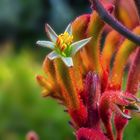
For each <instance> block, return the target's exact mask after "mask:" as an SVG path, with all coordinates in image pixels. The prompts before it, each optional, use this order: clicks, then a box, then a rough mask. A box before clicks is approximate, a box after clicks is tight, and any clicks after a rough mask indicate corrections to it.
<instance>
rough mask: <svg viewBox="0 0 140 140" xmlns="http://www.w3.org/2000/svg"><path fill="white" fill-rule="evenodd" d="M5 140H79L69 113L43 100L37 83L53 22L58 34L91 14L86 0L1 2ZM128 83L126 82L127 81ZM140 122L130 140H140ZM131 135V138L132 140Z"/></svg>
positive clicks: (0, 101) (0, 104) (0, 135)
mask: <svg viewBox="0 0 140 140" xmlns="http://www.w3.org/2000/svg"><path fill="white" fill-rule="evenodd" d="M0 9H1V12H0V139H1V140H24V139H25V136H26V134H27V133H28V131H30V130H34V131H35V132H36V133H37V134H38V135H39V138H40V140H45V139H47V140H74V139H75V138H74V136H73V133H72V131H73V129H72V128H71V127H70V126H69V124H68V121H69V117H68V115H67V114H66V113H65V112H64V111H63V110H64V108H63V107H62V106H60V105H58V104H57V103H56V102H55V101H53V100H52V99H47V100H46V99H44V98H42V97H41V95H40V92H41V88H40V86H39V85H38V84H37V82H36V80H35V75H36V74H41V73H43V71H42V66H41V65H42V62H43V59H44V58H45V56H46V54H47V53H48V51H49V50H48V49H46V48H39V47H36V45H35V43H36V41H37V40H39V39H41V40H47V39H48V38H47V37H46V33H45V30H44V26H45V23H49V24H50V25H51V26H52V27H53V28H54V30H55V31H56V32H57V33H60V32H61V31H63V30H64V29H65V27H66V26H67V25H68V23H69V22H71V21H72V20H74V19H75V18H76V17H77V16H78V15H81V14H83V13H89V12H90V11H91V10H90V4H89V2H88V1H87V0H82V1H81V0H75V1H74V0H0ZM124 82H125V80H124ZM139 121H140V117H139V116H138V117H135V118H134V119H133V120H131V122H130V123H129V126H128V127H127V129H126V131H125V134H124V136H125V138H124V139H125V140H132V139H134V138H135V140H139V138H140V133H139V132H138V131H139V130H140V125H139ZM130 134H131V135H130Z"/></svg>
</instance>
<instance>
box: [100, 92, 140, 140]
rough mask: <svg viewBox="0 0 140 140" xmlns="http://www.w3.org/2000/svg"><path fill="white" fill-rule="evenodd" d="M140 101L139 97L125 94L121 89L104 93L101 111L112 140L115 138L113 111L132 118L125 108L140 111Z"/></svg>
mask: <svg viewBox="0 0 140 140" xmlns="http://www.w3.org/2000/svg"><path fill="white" fill-rule="evenodd" d="M138 101H139V99H137V98H136V97H135V96H133V95H132V94H129V93H126V94H124V93H123V92H120V91H106V92H104V93H103V96H102V97H101V100H100V106H99V111H100V116H101V119H102V121H103V123H104V125H105V127H106V130H107V134H108V137H109V138H110V139H111V140H113V133H112V127H111V117H112V113H113V112H114V113H116V114H119V115H120V116H122V117H123V118H125V119H128V120H130V119H131V116H129V115H128V114H127V113H126V112H125V110H132V111H136V112H140V108H139V106H138V105H137V103H138Z"/></svg>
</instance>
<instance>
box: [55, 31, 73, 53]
mask: <svg viewBox="0 0 140 140" xmlns="http://www.w3.org/2000/svg"><path fill="white" fill-rule="evenodd" d="M72 42H73V35H70V34H69V33H68V32H64V33H63V34H60V35H59V36H58V38H57V41H56V48H59V50H60V51H61V52H65V50H67V49H69V47H70V45H71V44H72Z"/></svg>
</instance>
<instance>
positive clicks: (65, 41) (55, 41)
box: [37, 24, 91, 67]
mask: <svg viewBox="0 0 140 140" xmlns="http://www.w3.org/2000/svg"><path fill="white" fill-rule="evenodd" d="M45 29H46V32H47V34H48V36H49V38H50V40H51V41H37V45H39V46H42V47H47V48H49V49H51V50H52V52H51V53H49V54H48V55H47V57H48V58H49V59H50V60H53V59H56V58H61V59H62V61H63V62H64V63H65V64H66V65H67V66H68V67H71V66H73V60H72V56H73V55H74V54H76V53H77V52H78V51H79V50H80V49H81V48H82V47H83V46H85V45H86V44H87V43H88V42H89V41H90V40H91V37H90V38H86V39H83V40H80V41H76V42H73V35H72V27H71V24H69V25H68V26H67V28H66V29H65V31H64V33H62V34H60V35H57V34H56V33H55V31H54V30H53V29H52V28H51V27H50V26H49V25H48V24H46V26H45Z"/></svg>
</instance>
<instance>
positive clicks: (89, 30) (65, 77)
mask: <svg viewBox="0 0 140 140" xmlns="http://www.w3.org/2000/svg"><path fill="white" fill-rule="evenodd" d="M121 6H122V4H121V5H120V7H121ZM104 8H105V9H106V10H107V11H108V13H109V14H111V13H112V11H113V6H111V5H106V4H104ZM127 8H128V7H127V5H126V7H124V9H123V10H124V12H125V16H126V17H125V20H124V19H122V17H121V15H119V14H118V15H119V17H118V19H119V18H120V20H122V21H123V22H124V24H125V22H126V26H131V29H132V32H133V33H135V34H136V35H140V26H136V27H135V28H134V24H135V25H136V22H135V23H133V22H134V21H132V22H131V21H130V24H129V25H128V22H127V21H128V18H129V17H128V16H127V14H129V13H128V11H127V10H128V9H127ZM118 11H119V10H118ZM46 32H47V34H48V36H49V38H50V40H51V41H37V45H39V46H42V47H47V48H49V49H51V50H52V52H51V53H49V54H48V55H47V56H46V58H45V60H44V63H43V69H44V71H45V73H46V74H47V78H45V77H44V76H41V75H38V76H37V81H38V83H39V84H40V85H41V86H42V87H43V92H42V95H43V96H44V97H47V96H50V97H52V98H54V99H57V100H58V101H59V102H60V103H61V104H62V105H64V106H65V107H66V109H67V112H68V113H69V115H70V117H71V125H72V126H73V127H74V128H75V131H76V138H77V140H94V139H96V140H101V139H102V140H114V139H115V137H116V139H117V140H121V139H122V136H123V130H124V127H125V126H126V124H127V123H128V120H130V119H131V118H132V117H131V111H135V112H140V107H139V106H138V103H140V99H138V98H137V97H136V96H135V95H136V93H137V91H138V85H139V81H140V72H139V69H140V61H139V57H140V49H139V48H137V46H138V45H137V44H136V43H134V42H132V41H130V40H129V39H127V38H125V37H123V36H122V35H121V34H119V33H118V32H116V31H115V30H113V29H112V28H109V27H108V26H107V25H106V24H105V22H104V21H103V20H102V19H101V18H100V16H99V14H98V12H96V11H93V12H92V13H90V14H85V15H82V16H80V17H78V18H76V19H75V20H74V21H73V22H72V23H71V24H69V25H68V27H67V28H66V30H65V31H64V33H62V34H60V35H57V34H56V33H55V32H54V30H53V29H52V28H51V27H50V26H49V25H48V24H47V25H46ZM103 34H106V37H105V38H104V40H105V42H104V43H101V40H102V38H103ZM101 45H102V46H103V49H100V47H101ZM133 52H135V53H134V56H133V57H134V60H133V61H132V60H130V59H129V56H130V55H131V54H132V53H133ZM114 53H115V56H114ZM113 56H114V57H115V58H114V59H113V60H114V62H113V66H111V61H112V58H113ZM128 60H129V61H128ZM128 63H130V64H131V65H130V70H129V74H128V80H127V84H126V89H125V91H123V90H122V81H123V75H124V68H125V66H126V65H127V64H128ZM112 118H113V119H114V126H115V130H116V136H115V134H114V133H113V130H112V121H111V120H112ZM102 123H103V124H104V127H105V130H104V128H103V126H102Z"/></svg>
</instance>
